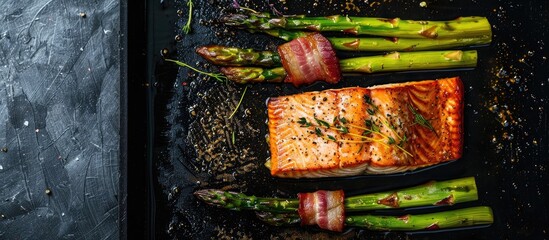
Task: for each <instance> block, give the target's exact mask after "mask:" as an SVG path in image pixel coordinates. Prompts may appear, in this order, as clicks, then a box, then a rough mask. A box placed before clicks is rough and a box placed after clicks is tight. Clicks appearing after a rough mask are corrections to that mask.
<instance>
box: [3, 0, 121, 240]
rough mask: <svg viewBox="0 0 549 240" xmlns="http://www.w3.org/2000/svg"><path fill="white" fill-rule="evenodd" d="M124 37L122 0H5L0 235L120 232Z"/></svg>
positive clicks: (91, 236)
mask: <svg viewBox="0 0 549 240" xmlns="http://www.w3.org/2000/svg"><path fill="white" fill-rule="evenodd" d="M80 13H84V14H85V17H82V16H81V15H80ZM119 39H120V5H119V1H117V0H98V1H80V0H77V1H64V0H47V1H45V0H42V1H40V0H30V1H11V0H0V147H6V148H7V149H8V152H7V153H4V152H0V214H1V219H0V239H116V238H118V236H119V228H118V213H119V204H118V190H119V187H118V184H119V179H120V174H119V160H120V158H119V156H120V148H119V144H120V137H119V130H120V117H121V116H120V109H121V108H120V106H121V105H120V102H121V99H120V97H121V94H120V84H121V81H120V79H121V78H120V73H121V68H120V66H121V65H120V57H119V50H120V49H119ZM46 189H50V190H51V194H50V195H47V194H46Z"/></svg>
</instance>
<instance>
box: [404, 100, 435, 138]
mask: <svg viewBox="0 0 549 240" xmlns="http://www.w3.org/2000/svg"><path fill="white" fill-rule="evenodd" d="M408 108H409V109H410V111H411V112H412V114H414V124H419V125H421V126H423V127H425V128H427V129H429V130H431V131H433V133H435V135H436V136H437V137H438V134H437V132H436V131H435V128H433V125H431V123H430V122H429V120H427V119H425V117H423V115H421V114H420V113H418V112H417V111H416V110H415V109H414V107H413V106H412V104H410V103H408Z"/></svg>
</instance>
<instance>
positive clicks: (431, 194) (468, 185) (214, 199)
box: [194, 177, 478, 213]
mask: <svg viewBox="0 0 549 240" xmlns="http://www.w3.org/2000/svg"><path fill="white" fill-rule="evenodd" d="M194 195H195V196H196V197H197V198H198V199H200V200H202V201H204V202H206V203H207V204H210V205H213V206H217V207H222V208H227V209H230V210H256V211H263V212H276V213H296V212H297V209H298V208H299V200H298V199H294V198H287V199H284V198H261V197H255V196H247V195H245V194H242V193H235V192H227V191H221V190H216V189H204V190H199V191H196V192H195V193H194ZM477 199H478V195H477V187H476V183H475V178H473V177H467V178H460V179H454V180H446V181H440V182H435V181H432V182H429V183H426V184H423V185H419V186H415V187H410V188H404V189H400V190H395V191H385V192H380V193H371V194H364V195H359V196H354V197H349V198H346V199H345V211H346V212H357V211H365V210H377V209H387V208H404V207H418V206H432V205H453V204H456V203H462V202H468V201H474V200H477Z"/></svg>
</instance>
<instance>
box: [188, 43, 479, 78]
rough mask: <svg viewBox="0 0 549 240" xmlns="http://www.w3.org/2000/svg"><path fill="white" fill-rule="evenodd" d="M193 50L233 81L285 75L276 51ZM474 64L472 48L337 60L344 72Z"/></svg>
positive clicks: (424, 68) (200, 48)
mask: <svg viewBox="0 0 549 240" xmlns="http://www.w3.org/2000/svg"><path fill="white" fill-rule="evenodd" d="M196 52H197V53H198V54H199V55H200V56H202V57H203V58H204V59H206V60H208V61H209V62H211V63H213V64H215V65H217V66H221V67H222V68H221V72H222V73H223V74H224V75H225V76H226V77H227V78H228V79H229V80H231V81H233V82H236V83H241V84H245V83H250V82H254V83H260V82H283V81H284V79H285V78H286V70H285V69H284V68H283V67H280V66H281V62H280V57H279V56H278V53H276V52H271V51H255V50H253V49H241V48H234V47H224V46H218V45H211V46H203V47H199V48H198V49H197V50H196ZM476 64H477V51H475V50H468V51H461V50H448V51H423V52H402V53H401V52H393V53H390V54H386V55H376V56H366V57H357V58H348V59H343V60H340V61H339V67H340V69H341V72H342V73H344V74H345V73H379V72H395V71H414V70H434V69H449V68H468V67H475V66H476ZM264 67H267V68H264Z"/></svg>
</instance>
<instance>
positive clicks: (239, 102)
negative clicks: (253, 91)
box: [229, 86, 248, 119]
mask: <svg viewBox="0 0 549 240" xmlns="http://www.w3.org/2000/svg"><path fill="white" fill-rule="evenodd" d="M246 90H248V86H246V87H245V88H244V92H243V93H242V96H240V100H239V101H238V104H237V105H236V108H234V111H233V113H231V116H229V119H231V118H233V116H234V114H235V113H236V110H238V108H239V107H240V104H242V99H244V95H246Z"/></svg>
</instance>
